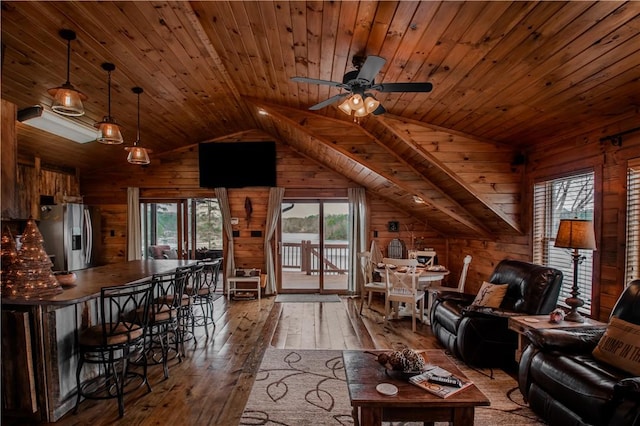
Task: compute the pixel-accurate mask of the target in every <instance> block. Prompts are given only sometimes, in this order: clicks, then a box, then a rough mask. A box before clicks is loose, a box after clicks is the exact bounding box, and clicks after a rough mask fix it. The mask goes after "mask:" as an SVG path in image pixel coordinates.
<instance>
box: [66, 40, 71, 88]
mask: <svg viewBox="0 0 640 426" xmlns="http://www.w3.org/2000/svg"><path fill="white" fill-rule="evenodd" d="M70 68H71V40H67V82H66V83H65V84H68V85H70V84H71V82H70V81H69V76H70V75H71V71H70Z"/></svg>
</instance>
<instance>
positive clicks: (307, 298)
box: [275, 294, 340, 303]
mask: <svg viewBox="0 0 640 426" xmlns="http://www.w3.org/2000/svg"><path fill="white" fill-rule="evenodd" d="M275 301H276V303H319V302H339V301H340V297H339V296H338V295H337V294H279V295H277V296H276V300H275Z"/></svg>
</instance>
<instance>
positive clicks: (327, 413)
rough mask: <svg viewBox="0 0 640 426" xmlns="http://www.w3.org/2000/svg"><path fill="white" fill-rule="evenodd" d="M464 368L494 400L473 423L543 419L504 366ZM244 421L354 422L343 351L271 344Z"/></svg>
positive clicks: (290, 425) (533, 424) (291, 424)
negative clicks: (304, 348) (281, 346)
mask: <svg viewBox="0 0 640 426" xmlns="http://www.w3.org/2000/svg"><path fill="white" fill-rule="evenodd" d="M462 367H464V369H463V368H462ZM460 368H461V370H462V371H463V372H464V373H465V374H466V375H467V377H469V378H471V379H472V380H473V381H474V383H475V384H476V386H478V388H480V390H482V392H483V393H484V394H485V395H486V396H487V397H488V398H489V400H490V401H491V406H489V407H479V408H476V411H475V424H477V425H481V426H483V425H496V424H501V425H509V426H512V425H519V426H538V425H544V424H545V423H543V422H542V421H540V420H539V419H538V418H537V417H536V415H535V414H534V413H533V412H532V411H531V410H530V409H529V408H528V407H527V406H526V404H525V403H524V402H523V400H522V396H521V395H520V392H519V390H518V387H517V383H516V381H515V380H514V379H512V378H511V377H510V376H509V375H508V374H506V373H504V372H503V371H501V370H494V371H491V370H472V369H469V368H467V367H465V366H460ZM240 424H241V425H283V426H285V425H286V426H299V425H353V424H354V423H353V419H352V417H351V405H350V403H349V391H348V390H347V383H346V380H345V375H344V366H343V364H342V351H339V350H291V349H267V351H266V352H265V355H264V358H263V359H262V363H261V365H260V370H259V372H258V373H257V376H256V381H255V383H254V385H253V388H252V389H251V393H250V394H249V399H248V401H247V404H246V406H245V409H244V412H243V414H242V418H241V420H240ZM384 424H385V425H387V426H399V425H406V426H409V425H422V423H402V422H393V423H389V422H385V423H384ZM445 424H446V423H436V425H438V426H441V425H442V426H444V425H445Z"/></svg>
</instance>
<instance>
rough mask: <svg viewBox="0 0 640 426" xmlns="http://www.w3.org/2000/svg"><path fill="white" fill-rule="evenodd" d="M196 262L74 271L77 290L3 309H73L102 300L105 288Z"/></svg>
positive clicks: (145, 262)
mask: <svg viewBox="0 0 640 426" xmlns="http://www.w3.org/2000/svg"><path fill="white" fill-rule="evenodd" d="M195 262H196V261H195V260H173V259H155V260H132V261H129V262H122V263H112V264H109V265H104V266H97V267H95V268H88V269H81V270H79V271H74V272H75V274H76V277H77V279H76V282H75V286H73V287H63V291H62V293H59V294H56V295H52V296H43V297H42V298H29V299H25V298H17V297H12V298H9V297H3V298H2V304H3V305H60V306H64V305H72V304H75V303H79V302H84V301H85V300H89V299H93V298H96V297H99V296H100V289H101V288H102V287H112V286H117V285H123V284H129V283H133V282H136V281H139V280H143V279H145V278H148V277H151V276H152V275H153V274H162V273H165V272H170V271H173V270H174V269H175V268H176V267H178V266H187V265H191V264H193V263H195Z"/></svg>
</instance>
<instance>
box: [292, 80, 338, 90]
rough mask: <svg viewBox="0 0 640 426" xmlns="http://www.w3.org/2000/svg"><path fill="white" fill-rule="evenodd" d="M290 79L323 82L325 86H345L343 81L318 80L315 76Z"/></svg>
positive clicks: (304, 81) (313, 82)
mask: <svg viewBox="0 0 640 426" xmlns="http://www.w3.org/2000/svg"><path fill="white" fill-rule="evenodd" d="M291 81H295V82H297V83H312V84H323V85H325V86H333V87H343V88H346V87H347V86H346V85H345V84H344V83H339V82H337V81H329V80H319V79H317V78H307V77H291Z"/></svg>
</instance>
